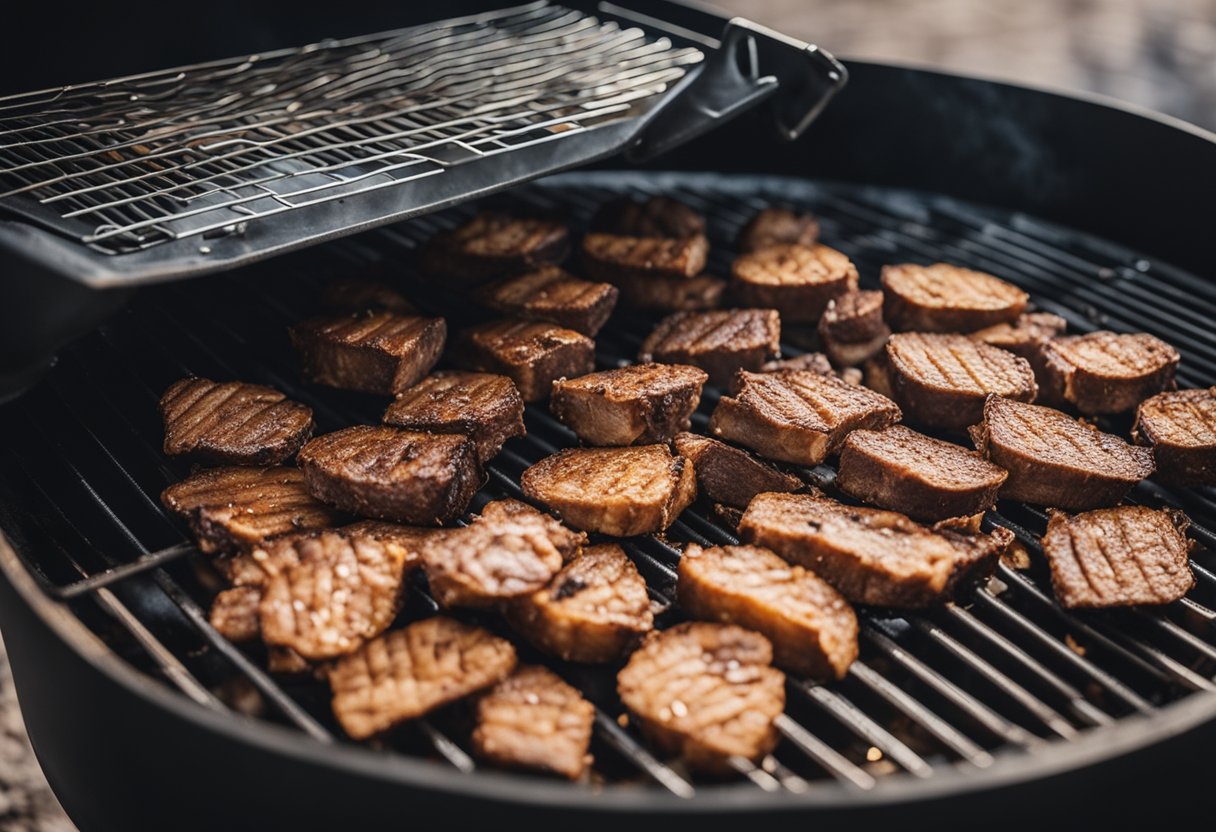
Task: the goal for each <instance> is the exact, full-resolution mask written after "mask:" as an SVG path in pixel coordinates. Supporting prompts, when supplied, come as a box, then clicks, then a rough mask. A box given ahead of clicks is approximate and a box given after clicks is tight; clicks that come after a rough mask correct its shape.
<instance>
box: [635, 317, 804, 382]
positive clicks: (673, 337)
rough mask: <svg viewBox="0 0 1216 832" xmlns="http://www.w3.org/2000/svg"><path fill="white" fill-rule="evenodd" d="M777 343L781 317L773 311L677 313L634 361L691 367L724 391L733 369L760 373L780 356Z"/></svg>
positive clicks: (661, 325)
mask: <svg viewBox="0 0 1216 832" xmlns="http://www.w3.org/2000/svg"><path fill="white" fill-rule="evenodd" d="M780 342H781V318H780V317H779V316H778V314H777V312H776V311H775V310H772V309H720V310H715V311H712V312H677V313H675V314H674V315H668V316H667V317H666V318H664V319H663V320H662V321H660V322H659V325H658V326H657V327H655V329H654V331H653V332H651V333H650V335H648V336H646V340H645V341H643V342H642V349H641V353H640V354H639V355H638V361H642V362H649V361H658V362H660V363H663V364H692V365H693V366H696V367H700V368H701V369H702V370H704V371H705V372H707V373H709V383H710V384H715V385H717V386H719V387H725V386H726V385H727V384H729V383H730V381H731V379H732V378H734V375H735V372H736V371H737V370H740V369H744V370H752V371H755V370H759V369H760V367H761V365H763V364H764V362H765V361H768V360H770V359H772V358H776V357H777V356H778V355H780V349H781V344H780Z"/></svg>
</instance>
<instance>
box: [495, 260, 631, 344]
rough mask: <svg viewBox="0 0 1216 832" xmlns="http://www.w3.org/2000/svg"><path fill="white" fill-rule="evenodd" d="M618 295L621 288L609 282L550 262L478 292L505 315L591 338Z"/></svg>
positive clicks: (601, 325) (613, 305)
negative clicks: (584, 277) (579, 275)
mask: <svg viewBox="0 0 1216 832" xmlns="http://www.w3.org/2000/svg"><path fill="white" fill-rule="evenodd" d="M619 295H620V290H619V289H617V288H616V287H615V286H613V285H612V284H610V283H592V282H591V281H589V280H582V279H580V278H577V277H575V276H574V275H572V274H570V273H569V272H567V271H566V270H565V269H563V268H561V267H560V266H554V265H551V264H550V265H544V266H540V267H538V268H536V269H532V270H531V271H527V272H524V273H523V274H521V275H517V276H515V277H509V278H506V279H505V280H501V281H499V282H497V283H494V284H492V285H490V286H486V287H485V288H483V289H481V291H479V292H478V293H477V297H478V300H480V301H481V303H482V304H483V305H484V306H487V307H489V308H490V309H493V310H495V311H497V312H500V313H502V314H504V315H508V316H511V317H514V318H522V319H524V320H529V321H548V322H549V323H553V324H557V325H558V326H560V327H564V328H566V329H572V330H574V331H575V332H579V333H582V334H583V335H586V336H588V337H592V338H593V337H595V334H596V333H597V332H599V331H600V328H601V327H603V326H604V324H605V323H607V321H608V317H609V316H610V315H611V314H612V310H613V308H614V307H615V306H616V302H617V297H618V296H619Z"/></svg>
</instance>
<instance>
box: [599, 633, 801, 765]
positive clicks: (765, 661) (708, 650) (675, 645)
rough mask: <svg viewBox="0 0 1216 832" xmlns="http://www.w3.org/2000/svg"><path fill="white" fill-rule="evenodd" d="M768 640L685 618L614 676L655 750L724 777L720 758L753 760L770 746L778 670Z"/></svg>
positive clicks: (778, 707)
mask: <svg viewBox="0 0 1216 832" xmlns="http://www.w3.org/2000/svg"><path fill="white" fill-rule="evenodd" d="M772 658H773V649H772V645H770V644H769V642H768V639H766V638H765V637H764V636H762V635H760V634H759V633H754V632H752V631H751V630H745V629H743V628H742V627H736V626H733V625H728V624H706V623H702V622H689V623H686V624H679V625H677V626H675V627H672V628H671V629H670V630H665V631H663V632H661V633H653V634H651V635H650V636H649V637H648V638H647V639H646V642H645V643H644V644H643V645H642V647H641V648H640V649H639V650H638V651H637V652H635V653H634V654H633V655H632V656H631V657H630V659H629V663H628V664H626V665H625V667H624V668H623V669H622V670H621V672H620V673H619V674H618V675H617V691H618V692H619V693H620V696H621V701H622V702H623V703H624V705H625V707H626V708H628V709H629V712H630V713H631V714H633V718H634V721H635V723H636V724H637V726H638V727H639V728H640V729H641V730H642V733H644V734H646V736H647V737H648V738H649V739H650V741H651V742H652V743H654V744H655V746H656V747H657V748H658V750H659V751H660V752H661V753H663V754H678V755H680V756H681V757H683V758H684V760H685V761H686V762H687V763H688V765H689V766H690V767H692V768H694V769H697V770H699V771H706V772H708V773H711V774H726V773H729V772H730V771H731V770H732V769H730V767H729V764H728V762H727V761H728V758H730V757H733V756H738V757H745V758H747V759H749V760H753V761H755V760H759V759H760V758H761V757H763V756H764V755H765V754H767V753H768V752H769V751H771V750H772V749H773V747H774V746H776V744H777V739H778V734H777V729H776V728H775V727H774V725H773V722H774V721H775V720H776V719H777V717H778V716H780V715H781V712H782V711H783V710H784V709H785V674H783V673H782V672H781V671H780V670H777V669H776V668H773V667H771V666H770V664H771V662H772Z"/></svg>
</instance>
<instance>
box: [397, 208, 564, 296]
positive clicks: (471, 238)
mask: <svg viewBox="0 0 1216 832" xmlns="http://www.w3.org/2000/svg"><path fill="white" fill-rule="evenodd" d="M569 254H570V232H569V230H568V229H567V228H566V227H565V226H564V225H562V224H561V223H559V222H555V221H553V220H547V219H541V218H536V217H512V216H508V215H506V214H497V213H493V212H484V213H481V214H478V215H477V216H475V217H473V218H472V219H471V220H469V221H468V222H466V223H464V224H463V225H461V226H459V227H458V228H454V229H452V230H451V231H445V232H442V233H440V234H436V235H435V236H434V237H432V238H431V239H430V240H429V241H427V243H426V245H424V246H423V247H422V250H421V252H420V255H421V266H422V269H423V271H425V272H427V273H428V274H432V275H437V276H440V277H447V278H451V279H453V280H457V281H461V282H468V283H476V282H480V281H484V280H489V279H490V278H494V277H501V276H503V275H507V274H511V273H512V272H518V271H523V270H524V269H527V268H530V267H533V266H539V265H541V264H544V263H560V262H562V261H563V260H565V259H566V256H567V255H569Z"/></svg>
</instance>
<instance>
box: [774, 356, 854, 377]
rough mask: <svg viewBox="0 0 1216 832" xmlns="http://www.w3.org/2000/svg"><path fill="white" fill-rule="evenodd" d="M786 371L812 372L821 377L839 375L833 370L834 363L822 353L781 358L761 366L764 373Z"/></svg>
mask: <svg viewBox="0 0 1216 832" xmlns="http://www.w3.org/2000/svg"><path fill="white" fill-rule="evenodd" d="M785 370H810V371H811V372H813V373H819V375H821V376H834V375H837V373H836V371H835V370H834V369H832V362H831V361H829V360H828V357H827V356H826V355H824V354H823V353H821V352H804V353H803V354H802V355H796V356H794V357H793V358H779V359H777V360H776V361H766V362H764V363H763V364H761V365H760V372H762V373H780V372H783V371H785Z"/></svg>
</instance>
